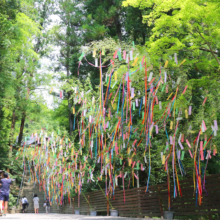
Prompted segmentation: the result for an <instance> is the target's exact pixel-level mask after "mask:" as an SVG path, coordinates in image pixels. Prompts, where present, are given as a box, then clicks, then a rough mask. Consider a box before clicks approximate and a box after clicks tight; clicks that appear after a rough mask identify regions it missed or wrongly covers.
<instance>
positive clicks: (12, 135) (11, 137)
mask: <svg viewBox="0 0 220 220" xmlns="http://www.w3.org/2000/svg"><path fill="white" fill-rule="evenodd" d="M15 122H16V116H15V110H14V111H13V113H12V120H11V132H10V138H9V146H12V144H13V138H14V130H15Z"/></svg>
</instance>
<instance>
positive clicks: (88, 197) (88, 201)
mask: <svg viewBox="0 0 220 220" xmlns="http://www.w3.org/2000/svg"><path fill="white" fill-rule="evenodd" d="M87 215H89V196H88V210H87Z"/></svg>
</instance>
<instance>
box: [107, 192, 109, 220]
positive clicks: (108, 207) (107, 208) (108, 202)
mask: <svg viewBox="0 0 220 220" xmlns="http://www.w3.org/2000/svg"><path fill="white" fill-rule="evenodd" d="M107 216H109V194H107Z"/></svg>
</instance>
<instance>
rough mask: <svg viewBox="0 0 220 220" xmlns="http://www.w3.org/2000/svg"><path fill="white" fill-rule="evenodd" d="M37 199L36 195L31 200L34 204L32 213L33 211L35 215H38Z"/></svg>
mask: <svg viewBox="0 0 220 220" xmlns="http://www.w3.org/2000/svg"><path fill="white" fill-rule="evenodd" d="M39 201H40V200H39V198H38V197H37V194H35V195H34V198H33V202H34V211H35V214H36V213H39Z"/></svg>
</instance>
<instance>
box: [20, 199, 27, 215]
mask: <svg viewBox="0 0 220 220" xmlns="http://www.w3.org/2000/svg"><path fill="white" fill-rule="evenodd" d="M21 204H22V212H23V213H24V211H25V209H26V207H27V206H28V200H27V198H26V197H25V196H23V198H22V199H21Z"/></svg>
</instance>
